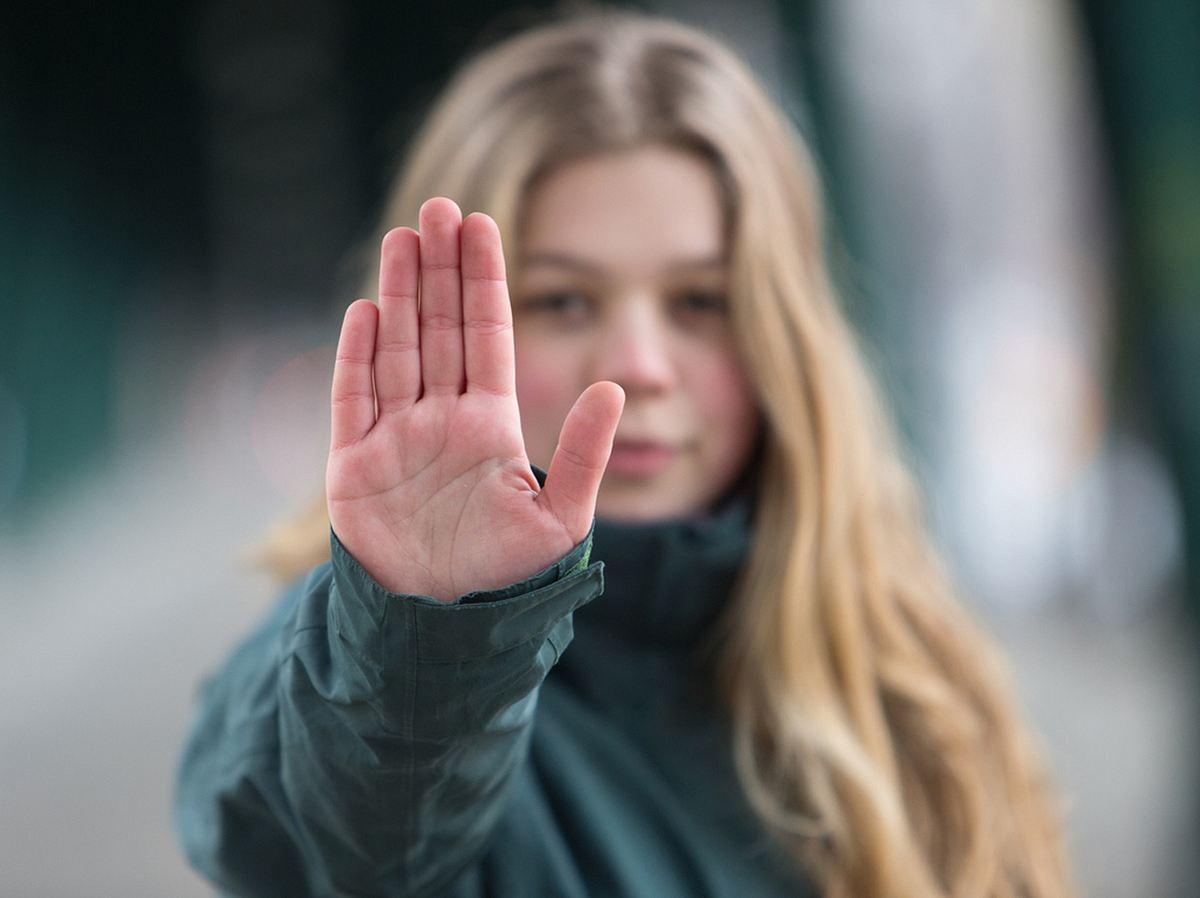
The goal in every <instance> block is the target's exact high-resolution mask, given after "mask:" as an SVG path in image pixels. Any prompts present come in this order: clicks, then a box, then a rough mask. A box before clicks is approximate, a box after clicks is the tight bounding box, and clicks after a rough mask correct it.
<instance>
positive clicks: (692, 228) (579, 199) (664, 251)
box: [520, 146, 725, 271]
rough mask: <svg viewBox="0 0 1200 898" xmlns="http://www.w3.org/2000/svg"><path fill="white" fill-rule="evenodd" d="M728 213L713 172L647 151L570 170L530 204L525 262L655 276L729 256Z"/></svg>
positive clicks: (539, 185) (670, 154) (675, 153)
mask: <svg viewBox="0 0 1200 898" xmlns="http://www.w3.org/2000/svg"><path fill="white" fill-rule="evenodd" d="M724 230H725V229H724V211H723V209H722V204H721V193H720V187H719V184H718V181H717V178H716V174H715V172H714V171H713V169H712V166H711V165H710V164H709V163H708V162H706V161H705V160H704V159H702V158H701V157H699V156H698V155H696V154H693V153H687V152H685V151H682V150H677V149H673V148H669V147H661V146H647V147H639V148H637V149H632V150H623V151H620V152H617V153H608V154H604V155H598V156H593V157H588V158H585V159H582V160H577V161H573V162H569V163H566V164H564V165H562V166H560V167H559V168H556V169H554V170H552V171H551V172H549V173H548V174H547V175H545V176H543V177H542V178H540V179H539V180H538V181H537V182H536V183H535V184H534V185H533V187H532V189H531V190H530V192H529V194H528V195H527V196H526V198H525V206H524V215H523V219H522V222H521V240H520V244H521V251H522V256H523V257H524V256H528V255H532V254H535V253H537V254H542V253H549V254H564V255H570V256H574V257H578V258H581V259H584V260H588V261H591V262H594V263H596V264H598V265H603V266H616V267H620V268H623V269H645V270H647V271H656V270H658V269H659V268H661V267H662V266H663V265H664V264H665V263H674V262H677V261H681V260H687V259H690V258H705V257H707V258H711V257H713V256H721V255H723V254H724V251H725V247H724Z"/></svg>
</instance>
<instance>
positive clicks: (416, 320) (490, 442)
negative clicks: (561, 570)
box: [325, 197, 624, 601]
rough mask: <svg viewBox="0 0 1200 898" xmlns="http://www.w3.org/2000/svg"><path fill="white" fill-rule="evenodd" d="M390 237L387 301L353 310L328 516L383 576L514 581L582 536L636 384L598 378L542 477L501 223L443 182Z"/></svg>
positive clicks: (436, 584)
mask: <svg viewBox="0 0 1200 898" xmlns="http://www.w3.org/2000/svg"><path fill="white" fill-rule="evenodd" d="M419 226H420V232H419V233H418V231H414V230H412V229H411V228H396V229H394V230H392V231H389V232H388V233H387V235H386V236H385V237H384V238H383V247H382V259H381V263H380V273H379V303H378V305H376V304H375V303H372V302H370V301H369V300H365V299H360V300H358V301H356V302H354V303H353V304H351V306H350V307H349V308H348V309H347V310H346V317H345V320H344V322H343V324H342V332H341V338H340V339H339V341H338V349H337V361H336V362H335V364H334V372H333V390H332V397H331V399H332V418H333V421H332V425H333V426H332V440H331V443H330V449H329V462H328V465H327V467H326V474H325V486H326V498H327V501H328V506H329V520H330V523H331V524H332V526H333V530H334V532H335V533H336V534H337V536H338V538H339V539H340V540H341V542H342V544H343V545H344V546H345V547H346V549H347V550H348V551H349V552H350V554H351V555H353V556H354V557H355V558H356V559H357V560H358V562H359V563H360V564H361V565H362V566H363V567H364V568H365V569H366V571H367V573H369V574H370V575H371V576H372V577H373V578H374V579H375V580H376V581H377V582H378V583H379V584H380V585H381V586H383V587H384V588H386V589H388V590H390V591H392V592H399V593H409V594H418V595H430V596H433V597H434V598H436V599H439V600H441V601H451V600H453V599H454V598H455V597H457V596H460V595H462V594H464V593H467V592H471V591H474V590H480V589H493V588H497V587H501V586H505V585H508V584H510V583H514V582H517V581H519V580H522V579H524V578H525V577H528V576H530V575H531V574H534V573H536V572H537V571H539V570H541V569H542V568H543V567H545V566H546V565H548V564H550V563H551V562H553V561H555V560H556V559H558V558H560V557H561V556H562V555H564V554H565V553H566V552H568V551H569V550H570V549H571V547H572V546H574V545H575V544H576V543H578V542H579V541H580V540H581V539H583V538H584V536H586V534H587V532H588V529H589V527H590V526H591V521H592V516H593V514H594V513H595V507H596V494H597V492H598V490H599V488H600V479H601V476H602V475H603V473H604V468H605V465H606V464H607V463H608V456H609V453H610V452H611V450H612V442H613V435H614V434H615V432H616V429H617V422H618V420H619V419H620V416H621V409H622V407H623V403H624V394H623V393H622V391H621V389H620V387H618V386H617V385H616V384H613V383H609V382H600V383H595V384H592V385H591V386H590V387H588V388H587V389H586V390H585V391H584V392H583V394H582V395H581V396H580V397H579V399H578V400H577V401H576V403H575V405H574V407H573V408H572V409H571V411H570V413H569V414H568V415H567V418H566V421H565V422H564V423H563V427H562V431H561V433H560V435H559V442H558V448H557V449H556V451H555V453H554V458H553V459H552V460H551V462H550V468H549V471H548V472H547V477H546V485H545V487H544V488H541V489H539V487H538V483H537V480H536V479H535V478H534V476H533V472H532V471H531V470H530V466H529V459H528V457H527V456H526V454H525V443H524V440H523V438H522V436H521V421H520V415H519V412H518V408H517V397H516V390H515V378H514V354H513V335H512V310H511V307H510V304H509V297H508V287H507V283H506V281H505V269H504V255H503V252H502V249H501V243H500V233H499V230H498V229H497V227H496V223H495V222H494V221H492V219H491V218H489V217H488V216H487V215H484V214H482V213H479V212H474V213H472V214H470V215H468V216H467V218H466V219H465V220H463V219H462V216H461V213H460V212H459V209H458V207H457V206H456V205H455V204H454V203H453V202H452V201H450V200H448V199H445V198H442V197H438V198H434V199H431V200H429V201H428V202H426V203H425V204H424V206H422V207H421V212H420V218H419Z"/></svg>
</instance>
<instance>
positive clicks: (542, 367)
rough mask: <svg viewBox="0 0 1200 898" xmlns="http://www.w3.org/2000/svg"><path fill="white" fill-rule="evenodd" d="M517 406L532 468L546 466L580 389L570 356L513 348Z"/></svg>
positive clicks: (520, 347)
mask: <svg viewBox="0 0 1200 898" xmlns="http://www.w3.org/2000/svg"><path fill="white" fill-rule="evenodd" d="M516 362H517V372H516V374H517V377H516V383H517V402H518V403H519V404H520V406H521V425H522V428H523V430H524V433H525V442H526V444H527V446H526V448H527V449H528V451H529V454H530V457H531V459H530V460H531V461H533V462H534V463H535V464H538V465H542V466H543V467H544V466H545V465H546V464H549V461H550V459H549V455H550V454H551V453H553V451H554V447H555V446H556V445H557V444H558V432H559V430H560V429H561V428H562V422H563V420H564V419H565V418H566V416H567V412H568V411H570V409H571V405H572V404H573V403H574V402H575V400H576V399H578V398H579V393H580V392H581V390H582V388H581V387H578V386H577V385H576V383H575V381H576V380H577V378H576V377H574V376H573V374H574V372H573V371H572V367H571V364H570V362H571V360H570V357H569V356H566V355H564V354H563V353H561V352H546V351H541V350H539V349H537V348H531V347H522V345H521V344H520V343H518V344H517V347H516Z"/></svg>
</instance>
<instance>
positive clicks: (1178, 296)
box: [0, 0, 1200, 898]
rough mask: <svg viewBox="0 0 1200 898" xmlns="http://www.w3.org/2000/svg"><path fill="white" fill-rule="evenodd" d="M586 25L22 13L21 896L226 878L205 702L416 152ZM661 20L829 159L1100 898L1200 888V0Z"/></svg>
mask: <svg viewBox="0 0 1200 898" xmlns="http://www.w3.org/2000/svg"><path fill="white" fill-rule="evenodd" d="M547 6H548V4H544V3H530V2H523V3H519V4H504V3H486V4H485V3H470V2H462V3H456V4H444V5H424V6H422V7H421V8H417V7H415V6H413V5H409V4H402V3H382V2H341V3H339V2H333V0H291V2H288V3H283V2H276V3H264V2H257V0H254V2H232V0H194V2H182V3H176V4H157V5H156V4H150V5H145V4H143V5H140V8H137V9H136V10H135V8H134V7H132V6H129V5H119V4H118V5H109V4H104V5H97V4H70V3H68V4H56V5H48V6H45V7H37V10H38V11H36V12H34V11H32V10H33V7H30V8H29V9H26V10H25V11H24V12H21V13H17V12H14V11H13V9H12V8H11V6H10V7H6V11H5V12H3V13H0V894H3V895H21V896H70V895H90V896H105V895H121V896H132V898H139V896H164V895H171V896H201V895H207V894H210V890H209V889H208V888H207V887H206V886H205V885H204V883H202V882H201V881H200V880H199V879H198V878H197V877H195V876H194V875H193V874H191V873H190V872H189V871H188V869H187V867H186V864H185V863H184V861H183V860H182V858H181V856H180V854H179V852H178V849H177V848H176V845H175V841H174V836H173V834H172V830H171V824H170V800H171V788H172V777H173V774H174V767H175V763H176V759H177V755H178V751H179V748H180V745H181V742H182V740H183V738H184V734H185V731H186V728H187V725H188V721H189V718H190V714H191V708H192V701H193V698H194V696H195V691H196V686H197V684H198V682H199V680H200V679H201V677H202V676H203V675H204V674H205V673H207V672H209V671H211V670H212V669H213V668H214V667H215V666H216V665H218V664H219V663H220V661H221V659H222V658H223V657H224V655H225V653H226V652H227V651H228V650H229V648H230V647H231V646H232V644H233V642H234V641H235V640H236V639H237V638H238V636H239V635H240V634H241V633H243V632H244V631H245V630H246V629H247V628H248V627H249V626H250V624H251V623H252V622H253V621H254V620H255V619H256V618H257V617H258V616H259V615H260V614H261V613H262V612H263V611H264V610H265V609H266V607H267V606H268V605H269V603H270V602H271V600H272V598H273V596H274V595H275V593H276V590H277V585H276V584H275V583H273V582H272V581H271V579H270V578H269V577H268V576H267V575H265V574H263V573H262V572H260V571H258V570H256V569H255V568H254V567H253V566H251V565H249V564H248V563H247V562H246V560H245V558H246V553H247V550H248V549H249V548H251V547H252V546H254V545H255V543H256V542H257V541H258V540H259V539H260V537H261V536H262V534H263V533H264V531H265V530H266V529H267V528H268V527H269V526H270V524H271V523H272V522H273V521H275V520H277V519H279V518H280V517H281V516H285V515H287V514H288V513H289V512H291V511H294V510H296V509H299V508H301V507H303V506H304V505H306V504H307V503H309V502H310V501H311V500H312V498H313V497H314V496H315V495H317V494H318V493H319V490H320V488H321V482H322V473H323V466H324V455H325V450H326V445H327V439H328V422H327V416H328V411H327V396H328V382H329V375H330V372H331V370H332V358H333V346H334V341H335V340H336V336H337V327H338V322H339V321H340V316H341V312H342V310H343V309H344V307H345V305H346V304H347V303H348V302H349V301H350V300H352V299H353V298H355V296H356V295H357V290H356V287H355V284H356V282H357V279H358V276H359V269H358V268H357V266H356V262H355V259H356V253H357V252H358V250H359V248H360V247H362V246H363V245H368V246H369V245H370V244H373V243H374V241H375V240H376V239H377V238H378V234H376V232H375V217H376V215H377V214H378V211H379V203H380V201H381V199H382V197H383V195H384V191H385V187H386V185H387V183H388V180H389V178H390V176H391V174H392V173H393V172H394V170H395V166H396V164H397V160H398V156H399V153H400V151H401V150H402V149H403V147H404V145H405V141H406V139H407V137H408V136H409V135H410V134H411V133H412V131H413V129H414V128H415V127H416V125H417V124H418V123H419V122H420V120H421V116H422V114H423V112H424V110H425V109H426V108H427V105H428V103H429V102H430V100H431V99H432V98H433V96H434V95H435V93H436V91H437V89H438V88H439V87H440V85H441V84H442V83H443V82H444V80H445V78H446V76H447V75H448V74H449V73H450V71H451V70H452V68H453V66H454V65H455V64H456V62H457V61H458V60H459V59H461V58H462V55H463V54H464V53H466V52H469V51H471V50H472V49H475V48H478V47H480V46H481V45H482V44H484V43H486V42H488V41H489V40H492V39H495V38H497V37H501V36H504V35H506V34H508V33H511V32H513V31H516V30H519V29H520V28H521V27H523V26H524V25H528V24H533V23H536V22H538V21H539V20H541V18H543V16H544V10H545V9H546V8H547ZM639 7H640V8H643V9H650V10H654V11H658V12H662V13H666V14H668V15H672V16H676V17H678V18H681V19H683V20H685V21H688V22H691V23H693V24H699V25H701V26H704V27H706V28H708V29H710V30H711V31H713V32H714V33H716V34H717V35H719V36H721V37H722V38H724V39H725V40H726V41H728V42H729V43H731V44H732V45H733V46H734V47H735V48H736V49H738V50H739V51H741V53H742V54H743V55H744V56H745V58H747V59H748V60H750V61H751V65H752V67H753V68H754V69H755V70H756V72H757V73H758V74H759V76H760V77H761V78H762V79H763V80H764V81H765V82H766V83H767V84H768V86H769V87H770V89H771V90H772V91H773V92H774V93H775V95H776V96H777V98H778V99H779V101H780V102H781V103H782V104H783V105H784V107H785V108H786V109H787V110H788V112H789V114H790V115H792V117H793V118H794V119H795V121H796V122H797V124H798V125H799V126H800V127H801V129H802V130H803V132H804V133H805V134H806V136H807V137H808V139H809V140H810V141H811V143H812V144H813V146H814V148H815V150H816V153H817V156H818V158H819V160H820V165H821V168H822V170H823V173H824V176H825V178H826V181H827V188H828V193H829V197H828V198H829V203H830V211H831V217H832V221H833V227H834V232H835V234H836V237H837V239H836V241H835V244H834V246H833V248H832V250H831V253H832V258H833V264H834V268H835V271H836V274H837V277H838V279H839V281H840V283H841V285H842V287H843V290H844V293H845V295H846V302H847V308H848V309H849V311H850V314H851V317H852V318H853V319H854V320H855V322H856V323H857V324H858V326H859V328H860V331H861V332H862V334H863V337H864V340H865V342H866V344H867V346H868V350H869V355H870V357H871V359H872V360H873V363H874V364H875V366H876V368H877V371H878V372H879V374H880V378H881V379H882V381H883V382H884V384H885V385H886V389H887V391H888V395H889V398H890V400H891V402H892V403H893V405H894V407H895V408H896V410H897V412H898V416H899V419H900V422H901V425H902V428H903V432H904V436H905V438H906V441H907V443H908V445H909V447H910V449H911V452H912V455H913V457H914V459H915V460H916V465H917V467H918V473H919V475H920V478H921V481H922V483H923V484H924V486H925V489H926V491H927V493H928V497H929V510H930V516H931V520H932V523H933V526H934V528H935V531H936V534H937V537H938V540H939V542H940V544H941V545H942V546H943V548H944V549H945V551H946V553H947V555H948V556H949V558H950V560H951V563H952V565H953V567H954V569H955V571H956V572H957V575H958V578H959V580H960V581H961V582H962V583H963V585H964V587H965V590H966V591H967V593H968V594H969V595H970V596H971V601H972V602H973V603H974V605H975V607H976V609H977V611H978V612H979V614H980V615H982V616H983V617H984V618H985V619H986V620H987V621H988V623H989V624H990V626H991V627H992V629H993V630H994V631H995V632H996V633H997V634H998V635H999V636H1000V638H1001V639H1002V641H1003V642H1004V643H1005V645H1006V646H1007V648H1008V650H1009V652H1010V654H1011V658H1012V663H1013V668H1014V671H1015V675H1016V678H1017V681H1018V684H1019V688H1020V691H1021V695H1022V700H1023V702H1024V705H1025V707H1026V708H1027V710H1028V712H1029V714H1030V715H1031V716H1032V717H1033V718H1034V720H1035V721H1036V724H1037V726H1038V728H1039V731H1040V733H1041V735H1042V738H1043V741H1044V744H1045V750H1046V752H1047V754H1048V756H1049V758H1050V760H1051V763H1052V765H1053V767H1054V769H1055V772H1056V774H1057V776H1058V778H1059V780H1060V782H1061V783H1062V787H1063V790H1064V791H1065V793H1066V794H1067V796H1068V799H1069V802H1070V815H1071V816H1070V831H1071V832H1070V837H1071V846H1072V850H1073V853H1074V856H1075V859H1076V863H1077V865H1078V869H1079V876H1080V880H1081V883H1082V885H1083V887H1084V892H1085V894H1088V895H1092V896H1097V898H1108V896H1128V895H1138V896H1149V895H1166V896H1184V895H1195V894H1200V867H1198V863H1200V862H1198V859H1197V856H1198V852H1197V850H1196V847H1195V846H1196V845H1197V844H1200V841H1198V840H1197V836H1198V835H1200V775H1198V774H1200V762H1197V760H1196V759H1197V756H1198V753H1197V748H1198V745H1200V738H1198V734H1200V730H1198V728H1197V719H1198V711H1200V705H1198V703H1197V701H1196V697H1197V690H1196V685H1197V680H1198V674H1197V658H1196V655H1197V652H1196V649H1197V639H1196V631H1195V617H1196V612H1197V610H1198V609H1197V604H1198V603H1200V362H1198V361H1197V359H1198V358H1200V4H1197V3H1195V2H1194V0H1147V2H1141V3H1136V4H1135V3H1129V2H1124V0H966V2H960V3H954V4H950V3H936V2H931V0H901V2H896V3H878V2H875V0H802V2H786V0H742V2H741V3H739V4H738V5H737V6H736V7H735V6H734V5H732V4H724V3H720V2H718V0H709V2H684V0H668V2H662V3H643V4H639Z"/></svg>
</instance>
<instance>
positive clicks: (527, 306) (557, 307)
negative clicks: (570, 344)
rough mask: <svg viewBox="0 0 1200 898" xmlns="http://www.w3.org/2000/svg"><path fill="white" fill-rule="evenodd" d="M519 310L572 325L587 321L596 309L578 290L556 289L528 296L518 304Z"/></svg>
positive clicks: (542, 318) (554, 321)
mask: <svg viewBox="0 0 1200 898" xmlns="http://www.w3.org/2000/svg"><path fill="white" fill-rule="evenodd" d="M517 310H518V312H519V313H520V314H522V315H527V316H529V315H531V316H535V317H537V318H539V319H541V320H544V321H547V322H551V323H556V324H563V325H572V324H582V323H583V322H585V321H586V320H587V319H588V318H589V317H590V316H591V314H592V312H593V311H594V304H593V302H592V300H591V298H590V297H588V296H587V295H585V294H583V293H580V292H579V291H578V290H555V291H550V292H547V293H539V294H534V295H532V296H528V297H526V298H525V299H523V300H521V301H520V302H519V303H518V304H517Z"/></svg>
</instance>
